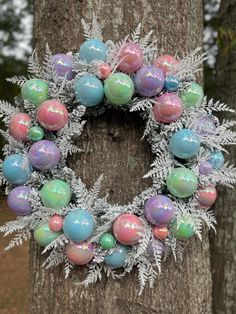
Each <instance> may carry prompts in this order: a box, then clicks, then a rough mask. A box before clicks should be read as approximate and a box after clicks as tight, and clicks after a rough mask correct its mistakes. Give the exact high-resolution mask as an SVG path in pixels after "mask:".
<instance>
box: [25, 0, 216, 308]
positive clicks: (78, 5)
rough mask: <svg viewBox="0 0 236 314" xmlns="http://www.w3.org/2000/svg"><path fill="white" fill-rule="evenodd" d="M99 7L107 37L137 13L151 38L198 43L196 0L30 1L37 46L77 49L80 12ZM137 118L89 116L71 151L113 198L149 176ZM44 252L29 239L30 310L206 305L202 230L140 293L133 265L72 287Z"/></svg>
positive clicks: (120, 33) (122, 31)
mask: <svg viewBox="0 0 236 314" xmlns="http://www.w3.org/2000/svg"><path fill="white" fill-rule="evenodd" d="M92 11H94V12H95V14H96V15H97V17H98V19H99V21H100V23H101V25H102V27H103V31H104V34H105V39H109V38H112V39H113V40H118V39H120V38H123V37H124V36H125V35H126V34H127V33H130V32H131V31H132V30H133V29H134V28H135V27H136V26H137V24H138V23H139V22H140V21H141V22H142V24H143V29H144V32H148V31H149V30H151V29H154V31H155V36H156V37H157V39H158V41H157V45H158V47H159V49H163V51H165V52H167V53H170V54H175V52H176V51H180V52H187V51H189V50H191V49H194V48H196V47H197V46H201V45H202V1H201V0H189V1H182V0H170V1H164V0H159V1H156V0H142V1H140V0H137V1H133V0H131V1H126V0H119V1H99V0H93V1H92V0H89V1H76V0H67V1H62V0H51V1H46V0H36V1H35V29H34V35H35V37H34V38H35V47H36V48H37V50H38V51H39V52H40V53H41V54H42V53H43V50H44V45H45V42H48V43H49V46H50V48H51V49H52V50H53V52H66V51H69V50H72V51H77V50H78V48H79V46H80V44H81V42H82V41H83V36H82V27H81V18H82V17H83V18H85V19H87V20H91V16H92ZM142 131H143V126H142V122H141V120H140V119H139V118H138V116H137V115H134V114H124V113H121V112H117V111H109V112H107V113H106V114H105V115H102V116H101V117H99V118H93V119H89V121H88V123H87V126H86V130H85V131H84V133H83V139H82V142H80V144H82V146H83V148H85V154H83V155H81V156H74V157H73V163H72V162H70V164H71V165H72V164H73V167H76V169H77V171H78V174H80V175H81V177H82V179H83V180H84V181H85V183H86V184H88V186H90V185H91V184H92V182H93V181H94V180H95V179H97V177H98V176H99V175H100V174H101V173H103V174H104V190H103V193H104V194H107V193H108V194H109V200H110V201H111V202H119V203H125V202H127V201H130V200H132V198H133V197H134V196H135V195H137V194H138V193H139V192H140V191H141V190H143V188H144V187H145V186H146V185H147V184H148V182H145V181H144V180H143V179H142V176H143V174H144V173H145V172H146V171H147V170H148V165H149V163H150V160H151V156H150V150H149V148H148V145H147V144H146V143H145V141H142V142H140V137H141V135H142ZM43 260H44V257H41V256H40V249H39V247H38V246H37V245H36V244H35V243H34V242H32V245H31V313H37V314H40V313H44V314H46V313H63V314H66V313H89V314H93V313H103V314H110V313H114V314H118V313H140V314H141V313H142V314H145V313H159V314H160V313H191V314H194V313H197V314H199V313H211V275H210V267H209V243H208V239H207V236H206V237H205V240H204V241H203V242H202V243H200V242H199V241H198V240H195V239H193V240H191V241H190V243H189V244H188V247H187V250H186V255H185V260H184V262H183V263H182V264H175V263H174V261H173V260H172V259H170V260H169V261H167V262H166V263H165V265H163V272H162V274H161V275H160V277H159V279H158V280H157V282H156V285H155V287H154V288H153V289H152V290H151V289H149V288H146V289H145V290H144V293H143V295H142V296H138V282H137V277H136V275H137V274H135V272H132V273H131V274H130V275H129V276H127V277H126V278H125V279H123V280H121V281H113V280H111V279H106V278H105V279H102V281H101V282H99V283H97V284H95V285H93V286H91V287H89V288H88V289H85V288H83V287H79V288H77V289H75V286H74V285H73V282H74V280H75V279H76V278H77V279H79V278H82V276H83V275H84V270H79V269H77V270H76V271H75V272H73V275H72V277H71V278H70V279H67V280H65V279H64V274H63V272H62V269H61V268H57V269H54V270H50V271H45V270H43V269H41V268H40V265H41V263H42V261H43Z"/></svg>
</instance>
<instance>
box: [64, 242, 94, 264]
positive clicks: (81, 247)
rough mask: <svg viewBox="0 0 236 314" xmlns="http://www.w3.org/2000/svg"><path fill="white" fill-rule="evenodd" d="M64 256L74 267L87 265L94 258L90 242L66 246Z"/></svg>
mask: <svg viewBox="0 0 236 314" xmlns="http://www.w3.org/2000/svg"><path fill="white" fill-rule="evenodd" d="M66 255H67V258H68V260H69V261H71V262H72V263H74V264H75V265H85V264H88V263H89V262H90V261H91V260H92V259H93V256H94V245H93V243H90V242H86V241H83V242H79V243H76V242H73V241H70V242H69V243H67V245H66Z"/></svg>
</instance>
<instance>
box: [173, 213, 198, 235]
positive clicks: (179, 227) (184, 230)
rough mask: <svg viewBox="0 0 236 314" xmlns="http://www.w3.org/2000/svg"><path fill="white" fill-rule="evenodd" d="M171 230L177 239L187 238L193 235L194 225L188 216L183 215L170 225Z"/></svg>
mask: <svg viewBox="0 0 236 314" xmlns="http://www.w3.org/2000/svg"><path fill="white" fill-rule="evenodd" d="M171 232H172V234H173V235H174V236H175V238H176V239H178V240H187V239H189V238H191V237H192V236H194V227H193V223H192V220H191V219H190V218H188V217H183V218H182V219H181V220H180V221H179V224H177V221H175V222H174V223H173V225H172V226H171Z"/></svg>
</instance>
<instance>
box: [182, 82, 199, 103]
mask: <svg viewBox="0 0 236 314" xmlns="http://www.w3.org/2000/svg"><path fill="white" fill-rule="evenodd" d="M203 97H204V93H203V89H202V86H201V85H199V84H197V83H195V82H193V83H191V85H190V86H189V87H188V88H187V90H185V91H184V92H182V93H181V95H180V98H181V99H182V102H183V104H184V105H185V106H186V107H197V106H198V105H200V103H201V101H202V99H203Z"/></svg>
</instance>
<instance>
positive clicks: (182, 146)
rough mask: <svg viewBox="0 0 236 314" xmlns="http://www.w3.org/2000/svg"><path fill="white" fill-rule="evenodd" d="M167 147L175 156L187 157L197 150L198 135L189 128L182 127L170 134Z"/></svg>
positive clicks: (198, 146)
mask: <svg viewBox="0 0 236 314" xmlns="http://www.w3.org/2000/svg"><path fill="white" fill-rule="evenodd" d="M169 147H170V151H171V152H172V154H173V155H175V156H176V157H178V158H181V159H188V158H191V157H193V156H194V155H196V154H197V152H198V151H199V148H200V137H199V135H198V134H197V133H196V132H194V131H192V130H190V129H182V130H179V131H177V132H175V133H174V134H173V135H172V137H171V139H170V145H169Z"/></svg>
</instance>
